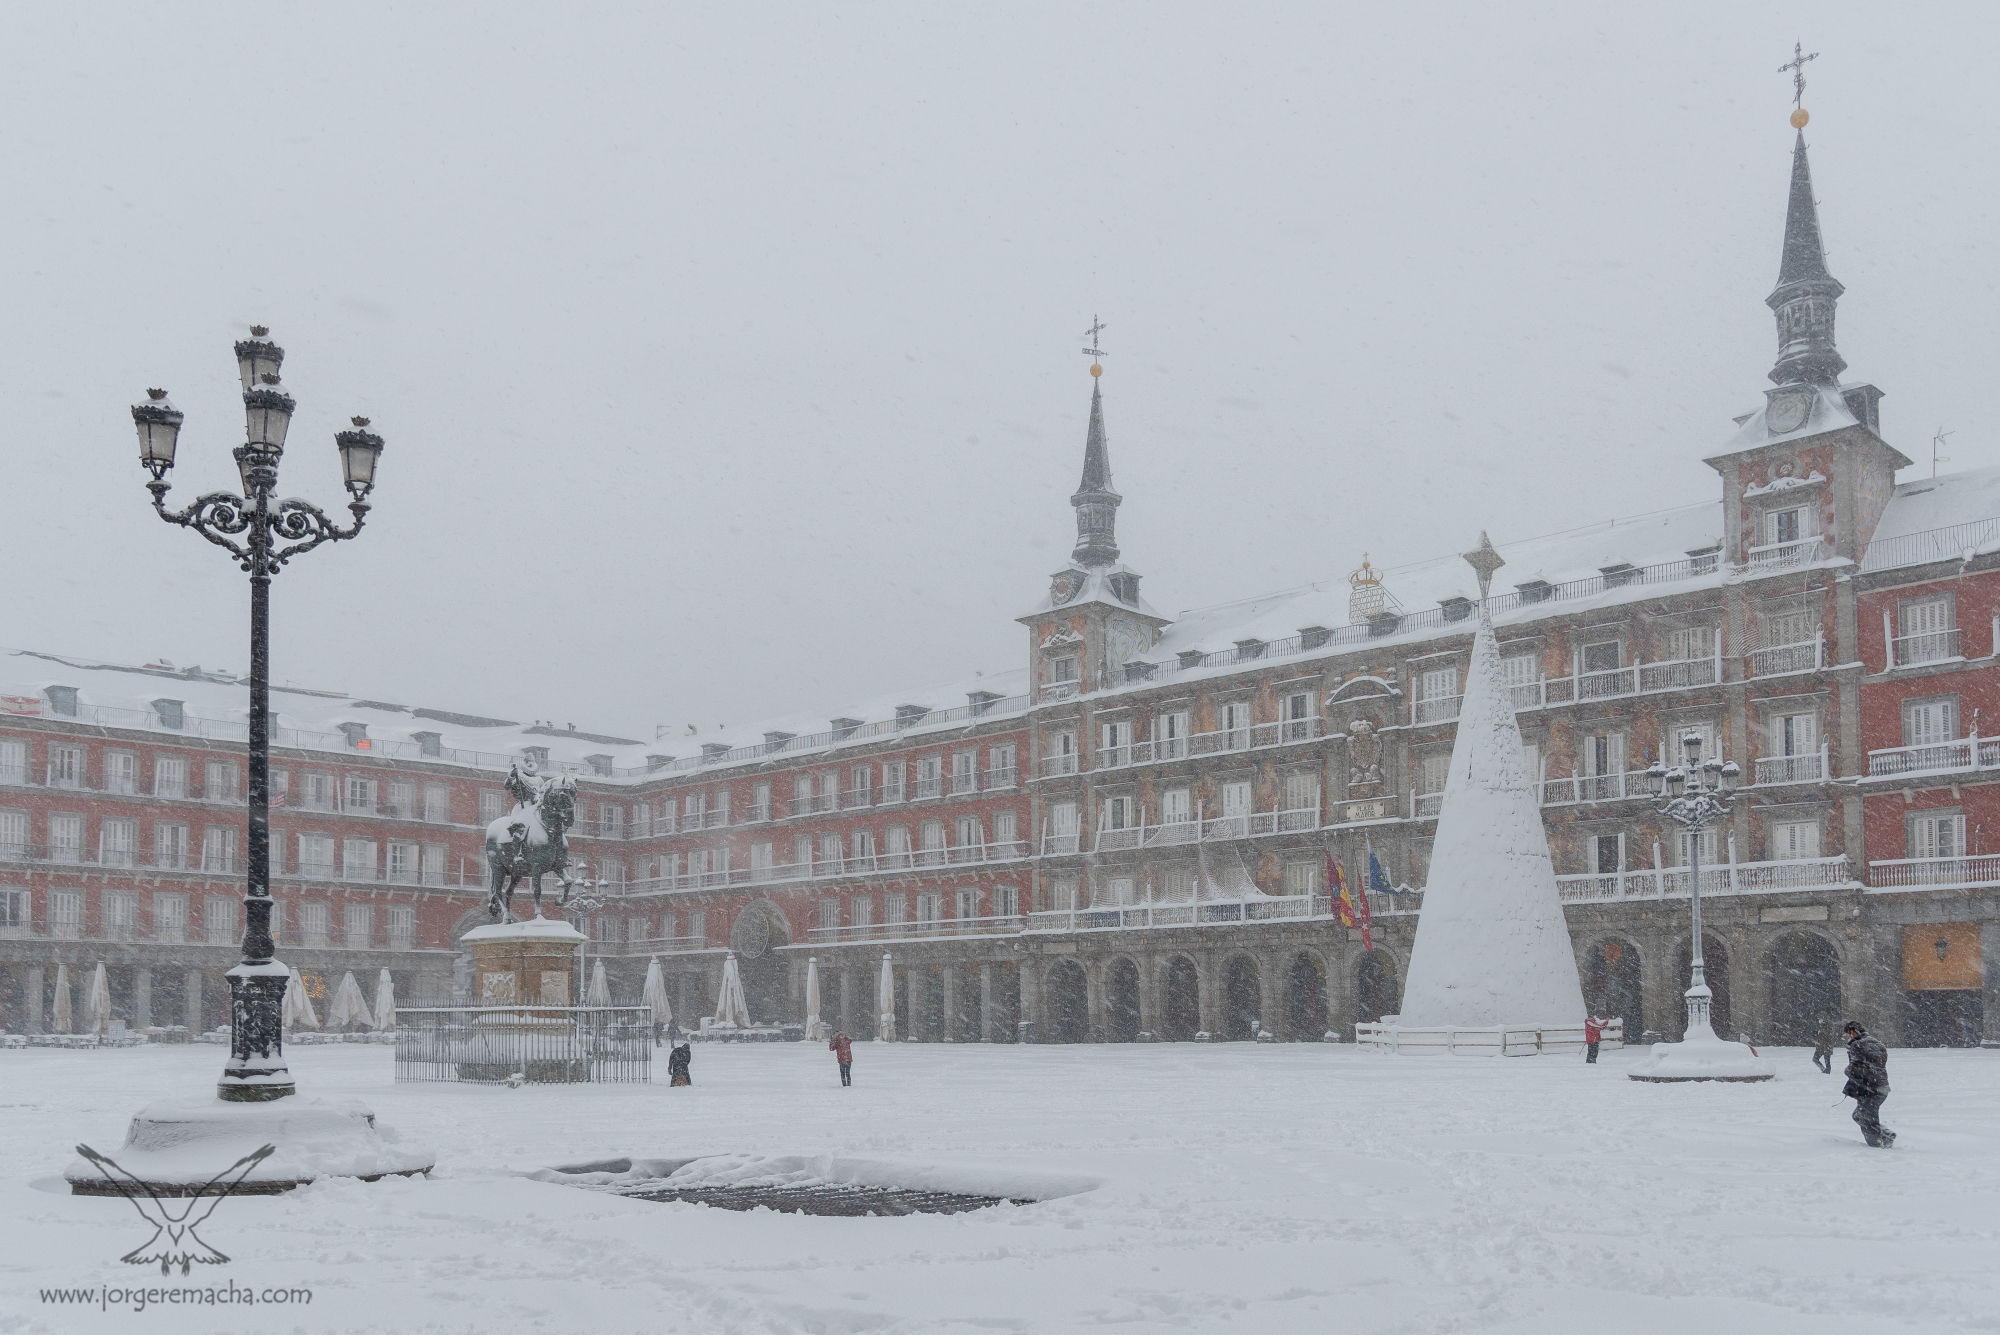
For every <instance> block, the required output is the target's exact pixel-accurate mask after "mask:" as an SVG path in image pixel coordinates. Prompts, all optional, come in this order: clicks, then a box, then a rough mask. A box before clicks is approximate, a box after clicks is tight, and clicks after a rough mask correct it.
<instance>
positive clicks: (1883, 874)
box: [1868, 853, 2000, 889]
mask: <svg viewBox="0 0 2000 1335" xmlns="http://www.w3.org/2000/svg"><path fill="white" fill-rule="evenodd" d="M1868 883H1869V884H1870V885H1872V886H1875V887H1877V888H1878V889H1897V888H1900V887H1904V886H1940V885H1944V886H1968V885H1995V884H2000V853H1980V854H1976V855H1974V856H1971V857H1956V858H1890V859H1887V860H1885V861H1881V862H1871V863H1869V864H1868Z"/></svg>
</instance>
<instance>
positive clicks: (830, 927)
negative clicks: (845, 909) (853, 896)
mask: <svg viewBox="0 0 2000 1335" xmlns="http://www.w3.org/2000/svg"><path fill="white" fill-rule="evenodd" d="M839 927H840V901H839V900H837V899H822V900H821V901H820V902H819V929H820V930H821V931H822V932H831V931H835V930H837V929H838V928H839Z"/></svg>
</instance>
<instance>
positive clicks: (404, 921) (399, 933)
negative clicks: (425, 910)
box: [383, 904, 417, 950]
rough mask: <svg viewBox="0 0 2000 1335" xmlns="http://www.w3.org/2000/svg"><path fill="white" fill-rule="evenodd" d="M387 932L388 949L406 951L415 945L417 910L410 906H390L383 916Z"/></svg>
mask: <svg viewBox="0 0 2000 1335" xmlns="http://www.w3.org/2000/svg"><path fill="white" fill-rule="evenodd" d="M383 916H384V917H385V918H386V919H387V921H386V922H385V923H384V926H386V927H387V928H388V930H389V949H391V950H408V949H410V948H411V947H413V946H415V945H416V944H417V910H416V908H415V906H413V905H410V904H391V905H390V906H389V907H388V909H387V910H386V911H385V913H384V915H383Z"/></svg>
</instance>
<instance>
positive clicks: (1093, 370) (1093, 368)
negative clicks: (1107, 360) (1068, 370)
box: [1090, 362, 1104, 380]
mask: <svg viewBox="0 0 2000 1335" xmlns="http://www.w3.org/2000/svg"><path fill="white" fill-rule="evenodd" d="M1103 374H1104V368H1103V367H1102V366H1099V365H1098V364H1097V363H1096V362H1092V363H1091V364H1090V378H1091V379H1092V380H1095V379H1097V377H1099V376H1101V375H1103Z"/></svg>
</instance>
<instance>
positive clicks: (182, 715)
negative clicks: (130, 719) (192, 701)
mask: <svg viewBox="0 0 2000 1335" xmlns="http://www.w3.org/2000/svg"><path fill="white" fill-rule="evenodd" d="M153 717H154V719H156V720H157V721H158V722H159V725H160V726H161V727H162V728H166V729H168V730H170V731H172V732H179V731H180V730H181V729H182V728H184V727H186V726H187V716H186V711H185V710H184V709H183V708H182V707H181V702H180V701H179V700H155V701H153Z"/></svg>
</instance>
